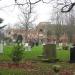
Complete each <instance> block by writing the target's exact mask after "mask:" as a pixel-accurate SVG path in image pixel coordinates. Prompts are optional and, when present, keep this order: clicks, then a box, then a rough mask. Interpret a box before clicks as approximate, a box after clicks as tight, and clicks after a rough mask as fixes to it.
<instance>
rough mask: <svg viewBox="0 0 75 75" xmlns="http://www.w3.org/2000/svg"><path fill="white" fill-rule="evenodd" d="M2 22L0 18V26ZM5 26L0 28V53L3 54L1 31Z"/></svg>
mask: <svg viewBox="0 0 75 75" xmlns="http://www.w3.org/2000/svg"><path fill="white" fill-rule="evenodd" d="M2 22H3V19H2V18H0V24H1V23H2ZM5 26H6V25H4V26H0V53H3V36H4V34H3V33H2V32H1V31H2V29H3V28H4V27H5Z"/></svg>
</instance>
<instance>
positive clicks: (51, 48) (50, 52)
mask: <svg viewBox="0 0 75 75" xmlns="http://www.w3.org/2000/svg"><path fill="white" fill-rule="evenodd" d="M43 55H44V58H45V59H49V60H50V59H51V60H54V59H56V44H46V45H44V52H43Z"/></svg>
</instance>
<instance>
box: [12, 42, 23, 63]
mask: <svg viewBox="0 0 75 75" xmlns="http://www.w3.org/2000/svg"><path fill="white" fill-rule="evenodd" d="M23 53H24V48H23V45H22V44H19V43H17V45H15V46H14V50H13V51H12V61H13V62H14V63H16V64H18V63H19V62H20V61H21V60H22V58H23Z"/></svg>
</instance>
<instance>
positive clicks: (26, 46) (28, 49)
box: [24, 43, 31, 51]
mask: <svg viewBox="0 0 75 75" xmlns="http://www.w3.org/2000/svg"><path fill="white" fill-rule="evenodd" d="M24 47H25V51H31V46H29V44H28V43H25V45H24Z"/></svg>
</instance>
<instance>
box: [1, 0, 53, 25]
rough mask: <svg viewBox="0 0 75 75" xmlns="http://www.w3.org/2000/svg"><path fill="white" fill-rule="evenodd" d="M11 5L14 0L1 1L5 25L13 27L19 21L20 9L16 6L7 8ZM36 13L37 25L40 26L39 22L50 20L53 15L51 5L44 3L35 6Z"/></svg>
mask: <svg viewBox="0 0 75 75" xmlns="http://www.w3.org/2000/svg"><path fill="white" fill-rule="evenodd" d="M31 1H32V0H31ZM11 4H14V0H2V1H0V17H1V18H3V19H4V23H3V24H12V25H13V24H14V23H16V22H18V19H17V18H18V17H17V15H18V14H19V10H18V8H17V7H16V6H15V7H14V6H10V7H6V6H8V5H11ZM2 7H3V8H2ZM4 7H5V8H4ZM34 11H35V14H36V16H37V19H36V21H35V23H36V24H38V23H39V22H42V21H48V20H49V17H50V14H51V13H52V12H51V11H52V7H51V5H50V4H43V3H42V2H39V3H38V4H36V5H35V10H34ZM3 24H2V25H3Z"/></svg>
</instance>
